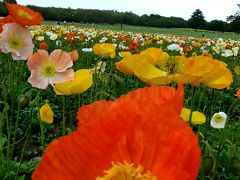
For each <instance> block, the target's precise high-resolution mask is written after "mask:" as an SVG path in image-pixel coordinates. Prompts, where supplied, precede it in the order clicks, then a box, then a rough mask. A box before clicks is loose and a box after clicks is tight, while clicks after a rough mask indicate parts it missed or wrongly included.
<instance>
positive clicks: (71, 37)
mask: <svg viewBox="0 0 240 180" xmlns="http://www.w3.org/2000/svg"><path fill="white" fill-rule="evenodd" d="M75 36H76V33H74V32H70V33H68V34H67V35H66V37H67V40H68V41H69V43H70V44H72V43H74V42H76V40H75Z"/></svg>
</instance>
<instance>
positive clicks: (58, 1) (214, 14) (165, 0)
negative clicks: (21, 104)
mask: <svg viewBox="0 0 240 180" xmlns="http://www.w3.org/2000/svg"><path fill="white" fill-rule="evenodd" d="M17 2H18V4H21V5H28V4H30V5H36V6H42V7H52V6H54V7H65V8H67V7H70V8H73V9H76V8H84V9H101V10H102V9H105V10H117V11H119V12H125V11H132V12H133V13H135V14H138V15H143V14H148V15H149V14H159V15H161V16H166V17H170V16H175V17H182V18H184V19H185V20H187V19H189V18H190V16H191V15H192V13H193V11H194V10H195V9H200V10H201V11H202V12H203V14H204V16H205V19H206V20H207V21H211V20H215V19H218V20H223V21H225V20H226V17H227V16H229V15H232V14H234V13H235V12H236V11H237V10H238V9H239V8H238V5H237V3H240V0H17Z"/></svg>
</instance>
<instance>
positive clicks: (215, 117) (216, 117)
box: [213, 114, 224, 123]
mask: <svg viewBox="0 0 240 180" xmlns="http://www.w3.org/2000/svg"><path fill="white" fill-rule="evenodd" d="M213 120H214V121H215V122H217V123H221V122H222V121H224V117H222V116H221V115H220V114H216V115H215V116H214V117H213Z"/></svg>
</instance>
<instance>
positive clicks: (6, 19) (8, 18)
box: [0, 15, 15, 33]
mask: <svg viewBox="0 0 240 180" xmlns="http://www.w3.org/2000/svg"><path fill="white" fill-rule="evenodd" d="M12 22H15V20H14V19H13V17H12V16H10V15H8V16H6V17H4V18H2V19H0V33H1V32H2V31H3V28H2V27H3V25H4V24H7V23H12Z"/></svg>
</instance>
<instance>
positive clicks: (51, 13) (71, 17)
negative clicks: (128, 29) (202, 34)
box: [0, 2, 240, 32]
mask: <svg viewBox="0 0 240 180" xmlns="http://www.w3.org/2000/svg"><path fill="white" fill-rule="evenodd" d="M28 7H29V8H31V9H33V10H35V11H38V12H40V13H41V14H42V15H43V17H44V19H45V20H50V21H67V22H82V23H101V24H128V25H138V26H151V27H160V28H188V27H190V28H194V29H207V30H213V31H235V32H236V31H237V30H236V27H235V26H234V27H235V28H233V25H232V24H231V23H230V24H229V23H227V22H224V21H220V20H213V21H211V22H207V21H206V20H205V19H204V15H203V13H202V12H201V10H199V9H197V10H195V11H194V12H193V14H192V16H191V18H190V19H189V20H188V21H186V20H184V19H183V18H179V17H164V16H160V15H157V14H151V15H147V14H144V15H142V16H138V15H136V14H134V13H132V12H118V11H113V10H96V9H71V8H55V7H38V6H33V5H29V6H28ZM7 13H8V12H7V10H6V8H5V7H4V5H3V3H2V2H0V16H6V15H7ZM239 19H240V18H239ZM233 22H234V21H233ZM238 26H240V25H239V24H238ZM239 28H240V27H239Z"/></svg>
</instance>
